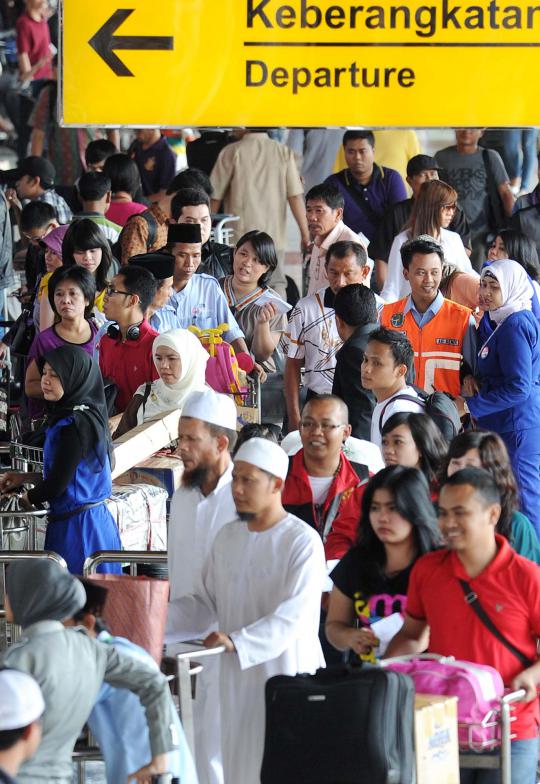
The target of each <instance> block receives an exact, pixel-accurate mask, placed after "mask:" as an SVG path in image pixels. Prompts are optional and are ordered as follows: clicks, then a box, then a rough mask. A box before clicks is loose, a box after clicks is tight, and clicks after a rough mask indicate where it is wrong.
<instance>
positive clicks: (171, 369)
mask: <svg viewBox="0 0 540 784" xmlns="http://www.w3.org/2000/svg"><path fill="white" fill-rule="evenodd" d="M152 357H153V360H154V365H155V366H156V369H157V372H158V373H159V378H158V379H157V380H156V381H152V382H151V383H148V384H143V385H142V386H140V387H139V388H138V389H137V391H136V392H135V395H134V396H133V398H132V399H131V402H130V403H129V404H128V406H127V408H126V410H125V411H124V414H123V416H122V419H121V421H120V424H119V425H118V428H117V430H116V432H115V433H114V438H119V437H120V436H121V435H123V434H124V433H126V432H127V431H128V430H131V429H132V428H133V427H136V426H137V425H140V424H142V423H143V422H147V421H148V420H150V419H157V418H158V417H160V416H163V415H164V414H168V413H169V412H171V411H181V410H182V406H183V404H184V400H185V399H186V397H187V396H188V395H189V393H190V392H192V391H194V390H202V389H204V388H205V386H206V384H205V371H206V363H207V362H208V359H209V354H208V352H207V351H206V349H204V348H203V346H202V345H201V342H200V341H199V339H198V338H196V337H195V335H194V334H193V333H192V332H188V330H187V329H171V330H170V331H169V332H164V333H163V334H162V335H158V337H157V338H156V339H155V340H154V342H153V344H152Z"/></svg>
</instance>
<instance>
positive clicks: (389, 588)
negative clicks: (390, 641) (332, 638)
mask: <svg viewBox="0 0 540 784" xmlns="http://www.w3.org/2000/svg"><path fill="white" fill-rule="evenodd" d="M364 557H365V556H363V555H362V552H361V550H360V548H358V547H353V548H352V549H351V550H349V552H348V553H346V555H344V556H343V558H342V559H341V561H340V562H339V563H338V565H337V566H336V567H335V569H333V571H332V573H331V574H330V577H331V578H332V580H333V582H334V585H336V586H337V587H338V588H339V590H340V591H341V592H342V593H343V594H345V596H348V597H349V598H350V599H352V600H353V601H354V612H355V615H356V617H357V619H358V622H359V625H360V626H369V625H370V624H372V623H374V622H375V621H380V620H381V618H387V617H388V616H389V615H392V614H393V613H396V612H399V613H404V612H405V609H406V607H407V588H408V585H409V575H410V573H411V569H412V566H413V565H412V564H411V565H410V566H408V567H407V568H406V569H403V571H401V572H398V573H397V574H394V575H392V576H391V577H388V576H386V575H381V579H380V582H379V583H378V584H377V585H375V586H374V590H373V591H372V592H370V594H371V595H369V596H366V595H365V594H364V593H363V591H362V587H361V581H360V576H361V574H362V568H363V558H364Z"/></svg>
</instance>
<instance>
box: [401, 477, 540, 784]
mask: <svg viewBox="0 0 540 784" xmlns="http://www.w3.org/2000/svg"><path fill="white" fill-rule="evenodd" d="M500 512H501V504H500V495H499V492H498V490H497V487H496V485H495V483H494V481H493V479H492V478H491V476H490V475H489V474H488V473H487V472H486V471H484V470H482V469H479V468H467V469H464V470H463V471H458V472H457V473H455V474H453V476H451V477H449V478H448V479H447V480H446V482H445V483H444V485H443V486H442V488H441V493H440V498H439V525H440V528H441V532H442V534H443V538H444V540H445V542H446V545H447V549H446V550H438V551H436V552H433V553H428V554H427V555H424V556H422V558H419V559H418V561H417V562H416V564H415V565H414V567H413V570H412V572H411V577H410V580H409V590H408V594H407V612H406V614H405V622H404V624H403V627H402V628H401V630H400V631H399V632H398V634H397V635H396V636H395V637H394V639H393V640H392V642H391V643H390V645H389V647H388V649H387V652H386V655H387V656H389V657H391V656H400V655H404V654H411V653H420V652H421V651H424V650H425V649H426V646H427V635H428V632H429V650H430V651H432V652H434V653H439V654H442V655H445V656H455V657H456V659H462V660H465V661H471V662H476V663H478V664H488V665H490V666H491V667H495V669H497V670H498V671H499V672H500V674H501V676H502V679H503V681H504V683H505V685H506V686H507V687H509V688H511V689H512V690H517V689H525V690H526V697H525V701H524V702H521V703H517V704H516V707H515V716H516V720H515V722H514V723H513V725H512V732H513V735H514V738H515V739H514V740H512V752H511V762H512V784H535V782H536V761H537V756H538V725H539V720H540V712H539V708H538V696H537V686H538V684H539V683H540V660H538V657H537V652H536V640H537V638H539V637H540V567H538V566H537V565H536V564H535V563H533V562H532V561H529V560H528V559H526V558H523V557H522V556H520V555H518V554H517V553H516V552H515V551H514V550H513V549H512V548H511V546H510V544H509V543H508V541H507V540H506V539H505V538H504V537H502V536H500V535H499V534H496V533H495V527H496V525H497V522H498V520H499V516H500ZM463 583H466V584H467V585H463ZM466 592H467V593H468V594H470V593H471V592H472V593H474V594H476V596H477V597H478V601H479V602H480V604H481V606H482V608H483V609H484V611H485V613H486V615H487V616H488V617H489V619H490V620H491V622H492V623H493V624H494V626H495V627H496V628H497V629H498V630H499V632H500V634H502V635H503V637H505V638H506V640H507V641H509V643H511V645H512V646H514V648H515V649H517V652H513V651H512V650H510V648H509V647H507V646H506V645H505V644H504V643H503V642H501V641H500V640H499V639H498V638H497V637H496V636H495V635H494V634H493V633H492V631H490V630H489V629H488V627H486V626H485V624H484V623H483V621H482V620H480V618H479V616H478V615H477V614H476V612H475V610H474V608H473V607H472V606H471V605H470V604H469V603H468V602H467V600H466V598H465V594H466ZM441 599H442V601H441ZM524 659H528V660H529V662H530V664H529V665H524V663H523V660H524ZM498 781H499V778H498V771H489V772H488V771H485V770H483V771H475V770H463V771H462V773H461V784H472V783H473V782H474V783H475V784H478V782H482V784H495V783H496V782H498Z"/></svg>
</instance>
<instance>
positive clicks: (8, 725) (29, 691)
mask: <svg viewBox="0 0 540 784" xmlns="http://www.w3.org/2000/svg"><path fill="white" fill-rule="evenodd" d="M44 710H45V703H44V702H43V696H42V694H41V689H40V688H39V686H38V684H37V683H36V681H35V680H34V679H33V678H32V677H31V676H30V675H27V674H26V673H25V672H20V671H19V670H0V732H4V731H5V730H18V729H21V728H22V727H27V726H28V725H29V724H32V722H33V721H37V719H39V718H40V716H42V715H43V711H44Z"/></svg>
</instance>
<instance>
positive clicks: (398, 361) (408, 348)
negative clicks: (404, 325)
mask: <svg viewBox="0 0 540 784" xmlns="http://www.w3.org/2000/svg"><path fill="white" fill-rule="evenodd" d="M372 342H377V343H382V344H383V345H385V346H389V348H390V351H391V352H392V356H393V358H394V365H396V366H397V365H405V367H406V368H407V370H408V371H410V370H411V368H412V367H413V363H414V351H413V347H412V345H411V342H410V340H409V339H408V337H407V336H406V335H404V334H403V332H396V330H395V329H388V327H379V329H376V330H374V331H373V332H372V333H371V334H370V336H369V340H368V343H372Z"/></svg>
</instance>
